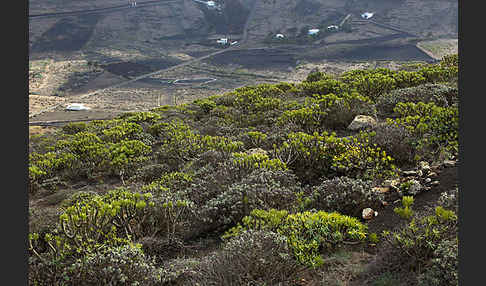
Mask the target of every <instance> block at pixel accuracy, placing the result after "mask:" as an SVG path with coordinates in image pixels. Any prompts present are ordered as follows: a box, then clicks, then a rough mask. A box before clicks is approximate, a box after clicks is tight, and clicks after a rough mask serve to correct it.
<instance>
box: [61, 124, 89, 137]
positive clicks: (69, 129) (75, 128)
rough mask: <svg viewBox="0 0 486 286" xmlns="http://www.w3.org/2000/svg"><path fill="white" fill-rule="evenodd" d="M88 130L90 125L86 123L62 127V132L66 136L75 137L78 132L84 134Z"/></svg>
mask: <svg viewBox="0 0 486 286" xmlns="http://www.w3.org/2000/svg"><path fill="white" fill-rule="evenodd" d="M87 129H88V124H87V123H86V122H69V123H68V124H66V125H64V126H63V127H62V131H63V132H64V133H65V134H69V135H73V134H76V133H78V132H83V131H86V130H87Z"/></svg>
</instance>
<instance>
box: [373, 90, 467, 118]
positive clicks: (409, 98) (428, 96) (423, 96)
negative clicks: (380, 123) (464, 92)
mask: <svg viewBox="0 0 486 286" xmlns="http://www.w3.org/2000/svg"><path fill="white" fill-rule="evenodd" d="M457 101H458V91H457V88H452V87H448V86H445V85H442V84H432V83H427V84H423V85H419V86H414V87H409V88H401V89H395V90H392V91H390V93H387V94H383V95H382V96H380V97H379V98H378V99H377V100H376V108H377V111H378V114H379V115H380V116H381V117H383V118H385V117H397V116H398V114H396V113H394V111H393V109H394V108H395V106H396V105H397V104H398V103H399V102H403V103H406V102H413V103H418V102H424V103H434V104H435V105H437V106H440V107H447V106H451V105H453V104H455V103H457Z"/></svg>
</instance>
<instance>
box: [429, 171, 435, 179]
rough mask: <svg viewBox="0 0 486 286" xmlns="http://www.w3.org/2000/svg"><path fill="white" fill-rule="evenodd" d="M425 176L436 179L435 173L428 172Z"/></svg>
mask: <svg viewBox="0 0 486 286" xmlns="http://www.w3.org/2000/svg"><path fill="white" fill-rule="evenodd" d="M427 176H428V177H429V178H435V177H437V173H436V172H430V173H429V174H428V175H427Z"/></svg>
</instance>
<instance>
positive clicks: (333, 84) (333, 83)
mask: <svg viewBox="0 0 486 286" xmlns="http://www.w3.org/2000/svg"><path fill="white" fill-rule="evenodd" d="M296 88H297V89H298V90H299V92H298V93H297V94H296V95H298V96H314V95H316V94H317V95H326V94H329V93H332V94H336V95H341V94H343V93H344V92H347V91H349V86H348V84H346V83H344V82H342V81H339V80H335V79H331V78H326V79H321V80H318V81H311V82H307V81H305V82H302V83H301V84H298V85H297V86H296Z"/></svg>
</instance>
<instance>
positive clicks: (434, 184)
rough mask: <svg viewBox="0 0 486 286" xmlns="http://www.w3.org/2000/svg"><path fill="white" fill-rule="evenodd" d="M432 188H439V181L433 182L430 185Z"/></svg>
mask: <svg viewBox="0 0 486 286" xmlns="http://www.w3.org/2000/svg"><path fill="white" fill-rule="evenodd" d="M430 184H431V185H432V186H437V185H438V184H440V182H439V181H433V182H432V183H430Z"/></svg>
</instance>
